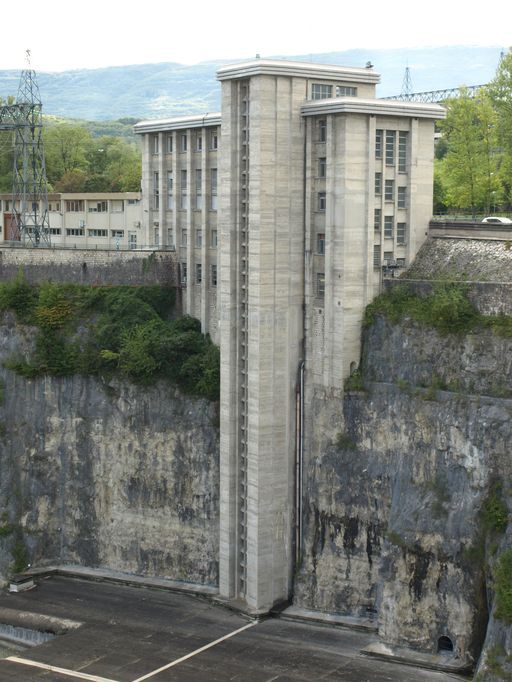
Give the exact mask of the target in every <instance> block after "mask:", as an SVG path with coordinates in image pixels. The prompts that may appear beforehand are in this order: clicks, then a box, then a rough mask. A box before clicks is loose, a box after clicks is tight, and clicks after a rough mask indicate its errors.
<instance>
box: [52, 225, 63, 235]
mask: <svg viewBox="0 0 512 682" xmlns="http://www.w3.org/2000/svg"><path fill="white" fill-rule="evenodd" d="M60 233H61V229H60V227H50V234H55V235H57V234H60Z"/></svg>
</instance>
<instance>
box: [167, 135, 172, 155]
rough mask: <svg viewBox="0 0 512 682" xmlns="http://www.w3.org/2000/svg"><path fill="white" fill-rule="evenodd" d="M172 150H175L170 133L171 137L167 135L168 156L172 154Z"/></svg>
mask: <svg viewBox="0 0 512 682" xmlns="http://www.w3.org/2000/svg"><path fill="white" fill-rule="evenodd" d="M172 148H173V140H172V133H169V135H167V153H168V154H172Z"/></svg>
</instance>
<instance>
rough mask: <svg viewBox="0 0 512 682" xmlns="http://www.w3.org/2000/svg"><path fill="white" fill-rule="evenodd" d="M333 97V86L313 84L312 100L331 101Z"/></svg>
mask: <svg viewBox="0 0 512 682" xmlns="http://www.w3.org/2000/svg"><path fill="white" fill-rule="evenodd" d="M329 97H332V85H324V83H313V85H312V86H311V99H329Z"/></svg>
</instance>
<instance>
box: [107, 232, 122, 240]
mask: <svg viewBox="0 0 512 682" xmlns="http://www.w3.org/2000/svg"><path fill="white" fill-rule="evenodd" d="M110 236H111V237H113V238H114V239H122V238H123V237H124V230H110Z"/></svg>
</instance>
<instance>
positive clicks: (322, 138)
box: [318, 118, 327, 142]
mask: <svg viewBox="0 0 512 682" xmlns="http://www.w3.org/2000/svg"><path fill="white" fill-rule="evenodd" d="M318 141H319V142H326V141H327V120H326V119H325V118H321V119H320V120H319V121H318Z"/></svg>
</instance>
